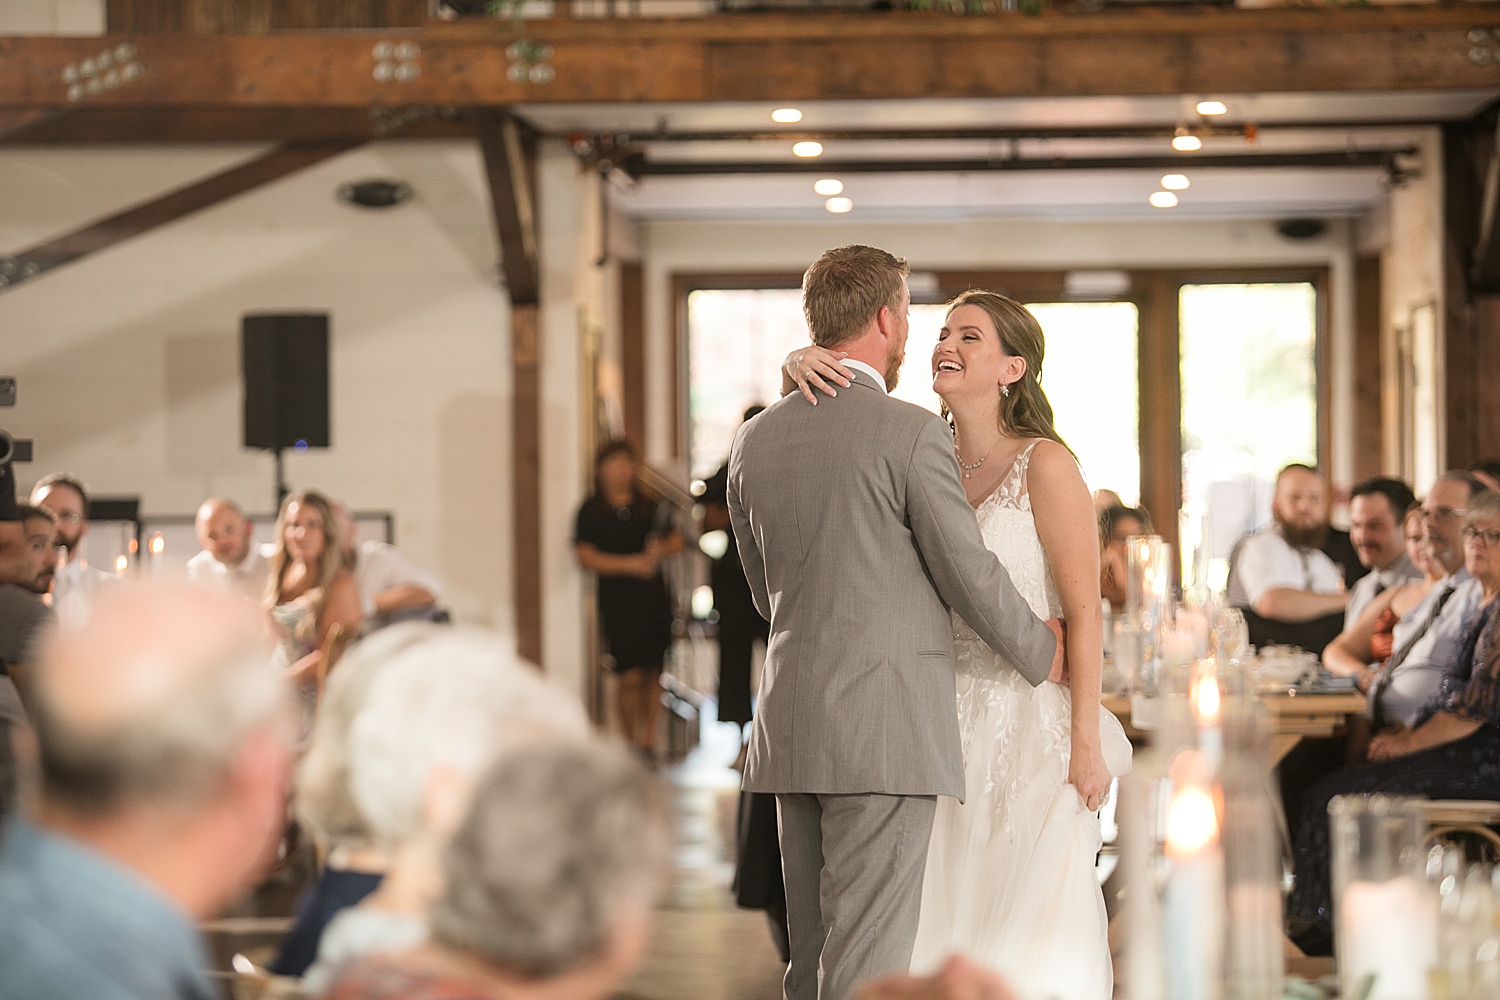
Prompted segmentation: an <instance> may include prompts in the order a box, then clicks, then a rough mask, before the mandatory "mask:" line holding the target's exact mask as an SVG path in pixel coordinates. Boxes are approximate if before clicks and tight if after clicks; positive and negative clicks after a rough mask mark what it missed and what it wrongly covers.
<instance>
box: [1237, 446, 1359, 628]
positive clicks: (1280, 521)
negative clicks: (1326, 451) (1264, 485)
mask: <svg viewBox="0 0 1500 1000" xmlns="http://www.w3.org/2000/svg"><path fill="white" fill-rule="evenodd" d="M1271 514H1272V516H1273V517H1274V518H1275V523H1273V524H1272V525H1271V526H1270V527H1269V528H1266V529H1264V530H1262V531H1260V532H1257V533H1256V534H1254V535H1250V536H1249V537H1247V538H1244V539H1241V541H1240V542H1239V544H1238V545H1236V546H1235V553H1234V554H1233V556H1232V557H1231V559H1230V562H1231V566H1230V570H1229V587H1228V590H1229V592H1228V595H1227V596H1228V598H1229V602H1230V603H1231V604H1233V605H1234V606H1235V607H1237V608H1240V609H1241V610H1243V611H1244V613H1245V622H1246V624H1247V625H1248V626H1249V629H1250V642H1251V644H1252V645H1256V646H1266V645H1271V644H1273V643H1282V644H1286V645H1291V646H1301V647H1302V648H1303V649H1311V650H1319V649H1322V648H1323V647H1324V646H1326V645H1328V643H1329V642H1331V641H1332V640H1333V637H1334V636H1336V635H1338V634H1339V631H1340V630H1341V629H1342V628H1343V627H1344V605H1345V604H1346V603H1347V602H1348V599H1349V595H1348V594H1346V593H1345V592H1344V584H1343V579H1342V577H1341V576H1340V574H1339V570H1338V567H1337V566H1336V565H1335V564H1334V561H1333V560H1332V559H1330V558H1329V557H1328V556H1327V555H1326V554H1325V553H1323V552H1322V551H1321V550H1320V546H1321V545H1322V544H1323V543H1324V541H1325V540H1326V539H1327V537H1328V500H1327V495H1326V491H1325V490H1324V487H1323V479H1322V477H1320V476H1319V475H1318V473H1317V472H1316V471H1314V470H1313V469H1311V468H1309V467H1308V466H1306V465H1298V464H1293V465H1288V466H1287V467H1286V468H1284V469H1282V470H1281V472H1280V473H1279V474H1278V475H1277V476H1276V492H1275V495H1274V497H1273V499H1272V502H1271Z"/></svg>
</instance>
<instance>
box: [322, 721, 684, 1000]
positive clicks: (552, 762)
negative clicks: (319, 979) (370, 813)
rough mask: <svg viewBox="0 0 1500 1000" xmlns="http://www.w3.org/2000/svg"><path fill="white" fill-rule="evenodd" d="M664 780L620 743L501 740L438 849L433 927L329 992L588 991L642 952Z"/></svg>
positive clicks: (426, 997)
mask: <svg viewBox="0 0 1500 1000" xmlns="http://www.w3.org/2000/svg"><path fill="white" fill-rule="evenodd" d="M670 844H671V826H670V805H669V799H668V796H667V794H666V791H665V789H664V787H663V786H662V784H661V783H660V782H659V781H658V780H657V779H656V778H654V777H653V776H652V775H651V774H650V773H648V772H647V771H646V769H645V768H644V767H643V766H641V764H639V763H638V762H637V761H635V760H633V759H632V758H631V757H630V756H629V755H628V754H627V753H626V752H625V751H624V749H623V748H621V747H618V746H616V745H614V744H611V743H607V742H605V741H603V740H600V739H598V738H587V739H562V738H559V739H554V740H550V741H544V742H540V743H534V744H532V745H530V746H526V747H523V748H518V749H514V750H511V751H509V752H507V753H505V754H504V755H503V756H502V757H501V758H500V759H499V760H498V761H497V762H496V764H495V765H494V766H493V767H492V768H491V769H490V770H489V772H488V773H487V774H486V775H485V777H484V779H483V780H482V781H481V782H480V785H479V788H478V789H477V791H476V792H475V795H474V797H473V801H472V805H471V806H470V808H469V811H468V815H467V816H466V818H465V819H464V821H463V823H462V825H461V826H460V827H459V829H458V831H457V832H456V834H455V835H454V837H453V838H452V840H451V841H450V843H449V844H448V847H447V849H446V850H445V851H444V852H443V859H442V870H443V875H444V882H445V884H446V888H445V889H444V891H443V893H442V895H441V896H440V897H439V898H438V899H437V901H436V902H435V904H434V905H433V907H432V911H431V912H432V939H431V941H429V942H427V943H425V944H423V945H420V946H418V947H416V948H413V949H410V950H407V951H405V952H402V953H401V954H398V955H389V956H382V957H378V958H370V959H367V960H365V961H362V962H360V963H358V964H355V965H351V966H349V967H348V969H347V970H346V972H345V974H344V975H343V976H342V977H341V978H340V980H339V982H338V983H337V984H336V985H335V986H334V988H333V989H332V991H331V992H330V993H329V994H328V997H329V1000H376V998H391V997H402V998H403V1000H490V998H495V1000H499V998H505V1000H528V998H542V997H545V998H548V1000H596V998H601V997H605V996H608V995H610V994H611V993H612V992H613V990H614V988H615V986H616V985H618V983H619V982H620V980H621V979H623V978H624V976H625V975H626V973H628V972H629V971H630V970H631V969H632V968H634V967H635V965H636V964H637V963H638V962H639V961H640V959H641V958H642V956H643V955H644V954H645V950H646V944H647V940H648V936H649V928H650V914H651V910H652V906H653V904H654V903H655V901H656V896H657V894H658V892H659V891H660V888H661V881H662V877H663V875H664V873H665V871H666V865H667V860H668V857H669V853H670Z"/></svg>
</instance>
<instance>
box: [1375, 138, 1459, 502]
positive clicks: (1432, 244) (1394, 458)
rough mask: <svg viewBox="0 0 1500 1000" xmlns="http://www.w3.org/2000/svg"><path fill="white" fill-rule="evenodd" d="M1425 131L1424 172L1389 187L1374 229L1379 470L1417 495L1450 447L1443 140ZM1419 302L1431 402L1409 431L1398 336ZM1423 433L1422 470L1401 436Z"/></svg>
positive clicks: (1405, 372)
mask: <svg viewBox="0 0 1500 1000" xmlns="http://www.w3.org/2000/svg"><path fill="white" fill-rule="evenodd" d="M1424 133H1425V134H1424V135H1423V138H1422V141H1421V143H1420V144H1419V147H1418V148H1419V149H1420V151H1421V157H1420V163H1421V172H1420V174H1419V175H1418V176H1416V177H1413V178H1411V179H1409V180H1408V181H1407V182H1406V183H1405V184H1404V185H1402V186H1401V187H1398V188H1395V189H1393V190H1392V191H1391V197H1390V210H1389V212H1388V213H1387V215H1386V218H1385V219H1384V220H1382V221H1383V223H1384V224H1383V226H1382V227H1381V230H1382V231H1381V232H1380V233H1379V237H1380V238H1381V240H1382V242H1383V244H1384V245H1383V247H1382V249H1381V253H1380V287H1381V310H1380V312H1381V323H1380V331H1381V350H1382V358H1381V361H1382V364H1381V371H1382V399H1381V409H1382V415H1383V417H1384V433H1383V434H1382V441H1383V442H1384V448H1383V450H1382V462H1383V465H1384V471H1386V472H1389V473H1392V474H1398V475H1403V476H1407V477H1412V478H1413V479H1414V480H1415V485H1416V487H1417V491H1418V495H1420V494H1421V493H1422V492H1425V490H1426V489H1427V487H1428V486H1430V485H1431V481H1432V475H1433V473H1434V472H1436V471H1439V470H1438V466H1439V465H1441V464H1442V456H1445V455H1446V454H1447V450H1448V449H1447V444H1446V440H1445V439H1446V432H1447V422H1446V421H1445V420H1443V419H1441V417H1440V415H1441V414H1444V413H1446V412H1447V404H1446V401H1445V399H1444V377H1443V376H1444V353H1443V344H1444V341H1445V336H1444V327H1443V310H1444V295H1443V144H1442V135H1441V133H1440V132H1439V130H1438V129H1436V128H1431V129H1425V130H1424ZM1424 307H1427V308H1430V310H1431V312H1430V316H1431V318H1432V322H1433V323H1434V324H1435V325H1436V329H1435V331H1434V332H1435V334H1436V337H1435V343H1434V346H1435V348H1436V349H1435V350H1434V351H1432V352H1430V353H1429V355H1428V356H1426V357H1424V358H1422V359H1421V364H1420V365H1419V374H1425V375H1426V376H1427V377H1426V379H1425V381H1426V382H1427V385H1426V386H1425V389H1426V392H1425V393H1424V394H1423V395H1424V397H1426V398H1428V399H1430V401H1431V406H1432V411H1431V412H1429V413H1426V414H1425V416H1424V418H1423V419H1421V420H1419V422H1418V425H1417V427H1416V428H1406V427H1404V426H1403V421H1402V417H1401V412H1400V411H1401V387H1400V385H1398V380H1399V379H1402V378H1403V377H1405V376H1407V375H1409V374H1410V373H1409V369H1407V368H1406V367H1405V366H1404V365H1403V363H1402V359H1401V357H1400V351H1399V349H1398V340H1400V339H1401V336H1402V333H1401V332H1402V331H1406V330H1410V328H1411V327H1412V325H1413V320H1414V319H1415V318H1416V317H1414V315H1413V314H1414V312H1416V311H1417V310H1422V309H1424ZM1421 430H1427V431H1428V433H1427V434H1426V435H1425V437H1426V438H1428V439H1432V438H1435V441H1432V440H1429V441H1428V442H1427V443H1428V444H1431V445H1432V446H1433V448H1434V449H1435V450H1434V451H1433V452H1431V453H1429V454H1430V460H1429V461H1428V462H1426V463H1422V464H1424V465H1426V466H1427V468H1425V469H1423V468H1417V467H1415V466H1414V464H1413V462H1412V458H1413V456H1408V455H1405V454H1404V452H1405V450H1406V449H1405V447H1404V439H1405V437H1406V436H1407V435H1408V434H1409V433H1411V432H1413V431H1417V432H1420V431H1421ZM1419 436H1421V435H1419ZM1423 450H1424V452H1425V451H1426V449H1425V447H1424V449H1423Z"/></svg>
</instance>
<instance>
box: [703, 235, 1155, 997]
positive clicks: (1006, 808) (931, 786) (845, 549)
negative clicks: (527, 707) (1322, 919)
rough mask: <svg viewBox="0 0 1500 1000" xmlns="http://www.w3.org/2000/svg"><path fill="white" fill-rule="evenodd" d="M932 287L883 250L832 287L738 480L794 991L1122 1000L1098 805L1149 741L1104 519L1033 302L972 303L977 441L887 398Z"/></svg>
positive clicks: (763, 755)
mask: <svg viewBox="0 0 1500 1000" xmlns="http://www.w3.org/2000/svg"><path fill="white" fill-rule="evenodd" d="M906 275H907V267H906V262H905V261H903V260H901V259H900V258H898V257H894V256H892V255H890V254H888V253H886V252H885V251H883V250H878V249H875V248H873V247H864V246H850V247H841V248H839V249H836V250H830V251H828V252H827V253H825V254H823V256H822V257H820V258H819V259H818V260H817V262H816V263H814V264H813V265H812V267H811V268H809V269H808V271H807V274H806V276H805V278H804V280H803V309H804V312H805V313H806V316H807V321H808V326H809V328H810V330H811V332H812V338H813V343H814V346H813V347H810V348H806V349H803V350H800V351H796V352H793V354H792V355H790V356H789V357H788V359H787V364H786V372H785V374H786V379H785V388H786V389H788V390H789V391H788V393H787V395H785V396H784V397H783V398H782V399H781V400H780V401H779V402H777V403H775V404H774V405H772V406H771V407H770V408H769V409H767V410H766V411H765V412H764V413H762V414H760V415H759V416H758V417H756V418H754V419H753V420H751V421H749V422H748V423H746V424H745V426H744V427H743V428H742V429H741V431H740V433H739V434H738V436H737V437H736V439H735V442H734V447H733V449H732V450H731V453H730V458H729V477H728V479H729V482H728V487H729V509H730V515H731V517H732V518H733V521H734V528H735V538H736V540H737V543H738V545H739V551H740V557H741V561H742V562H743V564H744V567H745V575H746V577H747V578H748V580H749V582H750V587H751V591H752V592H753V594H754V598H755V602H756V605H757V607H758V608H759V609H760V611H761V613H762V614H763V615H765V617H766V618H768V619H770V622H771V633H770V641H769V642H768V644H767V654H766V667H765V673H764V675H763V679H762V683H761V689H760V702H759V707H758V711H757V713H756V719H755V725H754V727H753V730H752V734H751V739H750V746H749V754H748V758H747V762H746V767H745V781H744V787H745V788H746V789H747V790H749V791H754V792H769V793H775V795H776V802H777V812H778V818H779V821H780V832H781V851H782V859H783V860H782V864H783V871H784V874H785V880H786V892H787V920H788V926H789V929H790V936H791V962H790V964H789V966H788V968H787V973H786V981H785V993H786V996H787V998H788V1000H847V998H848V997H850V996H851V995H852V994H853V993H854V992H855V989H856V988H857V987H858V985H859V984H860V983H861V982H863V981H865V980H867V979H869V978H872V977H875V976H880V975H886V974H890V973H894V972H904V971H907V970H908V968H909V969H910V970H911V971H913V972H917V973H928V972H931V971H933V970H935V969H936V968H937V967H939V966H940V965H941V964H942V963H943V961H944V959H945V958H946V957H947V956H948V955H950V954H952V953H954V952H959V953H963V954H965V955H967V956H968V957H969V958H971V959H974V960H976V961H978V962H980V963H982V964H984V965H986V966H989V967H990V968H993V969H995V970H997V971H999V972H1002V973H1004V974H1005V975H1006V976H1007V977H1008V978H1009V979H1010V981H1011V985H1012V986H1013V987H1014V988H1015V989H1016V990H1017V992H1018V993H1019V995H1020V996H1022V997H1023V998H1032V997H1036V998H1041V997H1056V998H1058V1000H1107V998H1108V997H1109V996H1110V993H1111V989H1112V984H1113V975H1112V971H1111V965H1110V955H1109V948H1108V944H1107V941H1106V918H1105V913H1104V900H1103V897H1102V895H1101V893H1100V890H1099V885H1098V882H1097V880H1096V877H1095V873H1094V863H1095V857H1096V854H1097V852H1098V850H1099V846H1100V833H1099V819H1098V815H1097V810H1098V809H1099V808H1101V807H1102V805H1103V804H1104V800H1105V798H1106V796H1107V795H1108V790H1109V785H1110V781H1111V777H1112V776H1115V775H1119V774H1121V773H1123V772H1124V771H1125V770H1127V769H1128V768H1129V764H1130V745H1129V743H1128V742H1127V741H1126V739H1125V735H1124V732H1123V730H1122V729H1121V728H1120V725H1119V723H1118V722H1117V721H1116V720H1115V719H1114V717H1113V716H1111V715H1109V713H1108V712H1105V711H1104V710H1103V709H1102V708H1100V706H1099V684H1100V670H1101V664H1102V653H1101V640H1102V627H1101V622H1100V603H1099V591H1098V580H1099V568H1098V557H1099V549H1098V542H1097V529H1096V528H1095V527H1094V524H1095V522H1094V508H1093V503H1092V500H1091V498H1090V496H1089V493H1088V488H1087V487H1086V486H1085V485H1084V482H1083V478H1082V476H1081V474H1080V472H1079V469H1078V466H1077V463H1076V462H1075V461H1074V459H1073V456H1072V454H1071V453H1070V452H1069V451H1068V449H1067V447H1066V446H1065V445H1064V444H1063V443H1062V441H1061V439H1060V438H1059V437H1058V436H1057V433H1056V431H1055V430H1054V429H1053V426H1052V409H1051V406H1050V405H1049V404H1048V402H1047V399H1046V396H1045V395H1044V394H1043V392H1042V390H1041V386H1040V384H1039V382H1038V379H1039V376H1040V371H1041V362H1042V355H1043V340H1042V332H1041V329H1040V327H1039V326H1038V325H1037V322H1036V319H1035V318H1034V317H1033V316H1032V315H1031V314H1030V313H1029V312H1027V311H1026V310H1025V309H1024V308H1023V307H1021V306H1020V305H1018V304H1016V303H1015V302H1012V301H1011V300H1009V299H1007V298H1005V297H1003V296H1000V295H995V294H993V293H990V292H966V293H965V294H964V295H962V296H960V297H959V298H958V299H957V300H956V301H955V302H954V304H953V305H952V306H951V308H950V310H949V313H948V317H947V321H946V323H945V324H944V327H943V330H942V333H941V334H940V336H939V340H938V344H937V347H936V349H935V350H934V352H933V359H932V368H933V388H934V389H935V390H936V391H937V392H938V394H939V395H940V396H941V397H942V399H943V402H944V408H945V409H946V410H947V411H948V413H949V414H950V415H951V417H952V420H953V426H952V428H951V429H950V427H949V425H948V424H947V423H945V422H944V421H943V420H942V419H940V418H939V417H938V416H936V415H934V414H932V413H930V412H928V411H926V410H924V409H922V408H920V407H917V406H913V405H911V404H909V403H905V402H901V401H898V400H895V399H892V398H890V397H889V396H888V395H887V393H888V391H889V389H890V388H892V387H894V384H895V381H896V377H897V375H898V373H899V371H900V368H901V363H902V361H903V360H904V356H905V347H906V335H907V311H908V307H909V304H910V293H909V291H908V289H907V287H906ZM793 383H795V386H794V385H793ZM835 384H836V385H835ZM794 388H800V389H801V392H800V393H799V392H796V391H790V390H792V389H794ZM955 456H956V458H957V461H956V462H955ZM960 474H962V478H960ZM950 608H951V609H952V610H951V613H950V610H949V609H950ZM1063 619H1066V620H1067V622H1068V623H1069V627H1067V628H1064V627H1063V625H1062V620H1063ZM1065 665H1066V667H1065ZM1058 681H1062V683H1058ZM1069 682H1070V683H1071V686H1064V685H1066V684H1069Z"/></svg>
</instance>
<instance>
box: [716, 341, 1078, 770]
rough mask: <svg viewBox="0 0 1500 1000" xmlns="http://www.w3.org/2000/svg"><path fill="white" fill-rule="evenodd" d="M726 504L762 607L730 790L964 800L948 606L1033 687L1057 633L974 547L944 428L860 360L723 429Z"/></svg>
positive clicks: (977, 544)
mask: <svg viewBox="0 0 1500 1000" xmlns="http://www.w3.org/2000/svg"><path fill="white" fill-rule="evenodd" d="M729 513H730V516H731V518H732V519H733V521H734V533H735V540H736V542H737V543H738V545H739V551H740V560H741V562H742V563H743V564H744V567H745V577H746V579H747V580H749V582H750V591H751V593H752V594H753V595H754V597H755V604H756V607H757V608H759V609H760V612H761V614H762V615H764V616H765V617H766V618H768V619H770V622H771V637H770V641H769V643H768V648H767V651H766V668H765V673H764V675H763V677H762V680H761V687H760V703H759V707H758V710H757V712H756V716H755V726H754V729H753V731H752V734H751V739H750V751H749V757H748V760H747V763H746V767H745V782H744V787H745V788H746V789H748V790H750V791H755V792H815V793H821V794H867V793H883V794H890V795H951V796H954V797H956V798H959V799H962V798H963V796H964V776H963V761H962V756H961V751H960V748H959V738H958V714H957V709H956V702H955V693H954V674H953V668H954V660H953V626H952V622H951V620H950V618H949V614H948V609H949V608H950V607H951V608H953V609H954V610H956V611H957V612H958V613H959V614H960V615H962V616H963V619H964V621H965V622H967V623H968V624H969V626H970V627H971V628H973V629H974V631H975V632H976V633H978V634H979V635H980V637H982V638H983V639H984V641H985V642H986V643H988V644H989V645H990V646H991V647H992V648H993V649H994V650H995V651H996V652H998V653H1000V654H1001V655H1003V656H1004V657H1005V658H1006V659H1007V660H1008V661H1009V662H1010V663H1012V664H1014V665H1015V667H1016V668H1017V669H1018V670H1019V671H1020V672H1021V673H1022V674H1023V675H1024V676H1025V677H1026V679H1027V680H1028V681H1030V682H1031V683H1032V684H1040V683H1041V682H1042V681H1043V680H1045V679H1046V677H1047V673H1048V671H1049V670H1050V668H1051V666H1052V656H1053V653H1054V651H1055V650H1056V648H1057V642H1056V639H1055V638H1054V637H1053V634H1052V631H1051V630H1050V629H1049V628H1047V627H1046V626H1045V625H1044V624H1042V622H1041V621H1039V620H1038V619H1037V617H1036V616H1035V615H1034V614H1032V612H1031V609H1030V607H1029V606H1027V604H1026V602H1025V600H1024V599H1023V598H1022V597H1021V595H1020V594H1018V593H1017V592H1016V589H1015V587H1014V585H1013V584H1012V583H1011V580H1010V576H1009V574H1007V573H1006V572H1005V569H1004V568H1003V567H1002V566H1001V565H1000V561H999V560H998V559H996V558H995V556H994V554H993V553H991V552H990V551H989V550H988V549H986V548H985V547H984V542H983V541H982V540H981V538H980V536H979V527H978V524H977V523H976V522H975V520H974V512H973V510H972V509H970V507H969V505H968V503H967V502H966V500H965V498H964V492H963V488H962V486H961V485H960V484H959V480H958V465H957V463H956V462H955V461H954V458H953V435H952V433H951V432H950V431H949V429H948V426H947V425H946V424H945V423H944V422H943V421H942V420H941V419H940V418H939V417H937V416H936V415H935V414H933V413H930V412H928V411H927V410H924V409H922V408H921V407H917V406H913V405H911V404H910V403H905V402H902V401H900V400H897V399H892V398H891V397H889V396H887V395H886V394H885V393H884V392H882V391H881V390H880V388H879V387H878V386H877V385H876V384H875V381H874V379H873V378H871V376H870V375H869V374H868V373H866V372H858V371H857V372H856V373H855V384H854V385H852V386H850V387H849V388H848V389H845V390H843V391H841V392H840V393H839V394H838V396H836V397H834V398H831V399H830V398H827V397H823V398H820V400H819V403H818V405H817V407H813V406H812V405H811V404H809V403H808V402H807V400H806V399H804V398H803V397H802V395H801V394H800V393H792V394H791V395H789V396H786V397H785V398H783V399H782V400H780V401H779V402H777V403H775V404H773V405H772V406H771V407H770V408H769V409H767V410H766V411H765V412H764V413H762V414H760V415H759V416H758V417H756V418H754V419H753V420H751V421H749V422H748V423H746V424H745V426H744V427H742V428H741V429H740V432H739V434H738V435H736V437H735V441H734V447H733V448H732V449H731V451H730V454H729Z"/></svg>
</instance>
